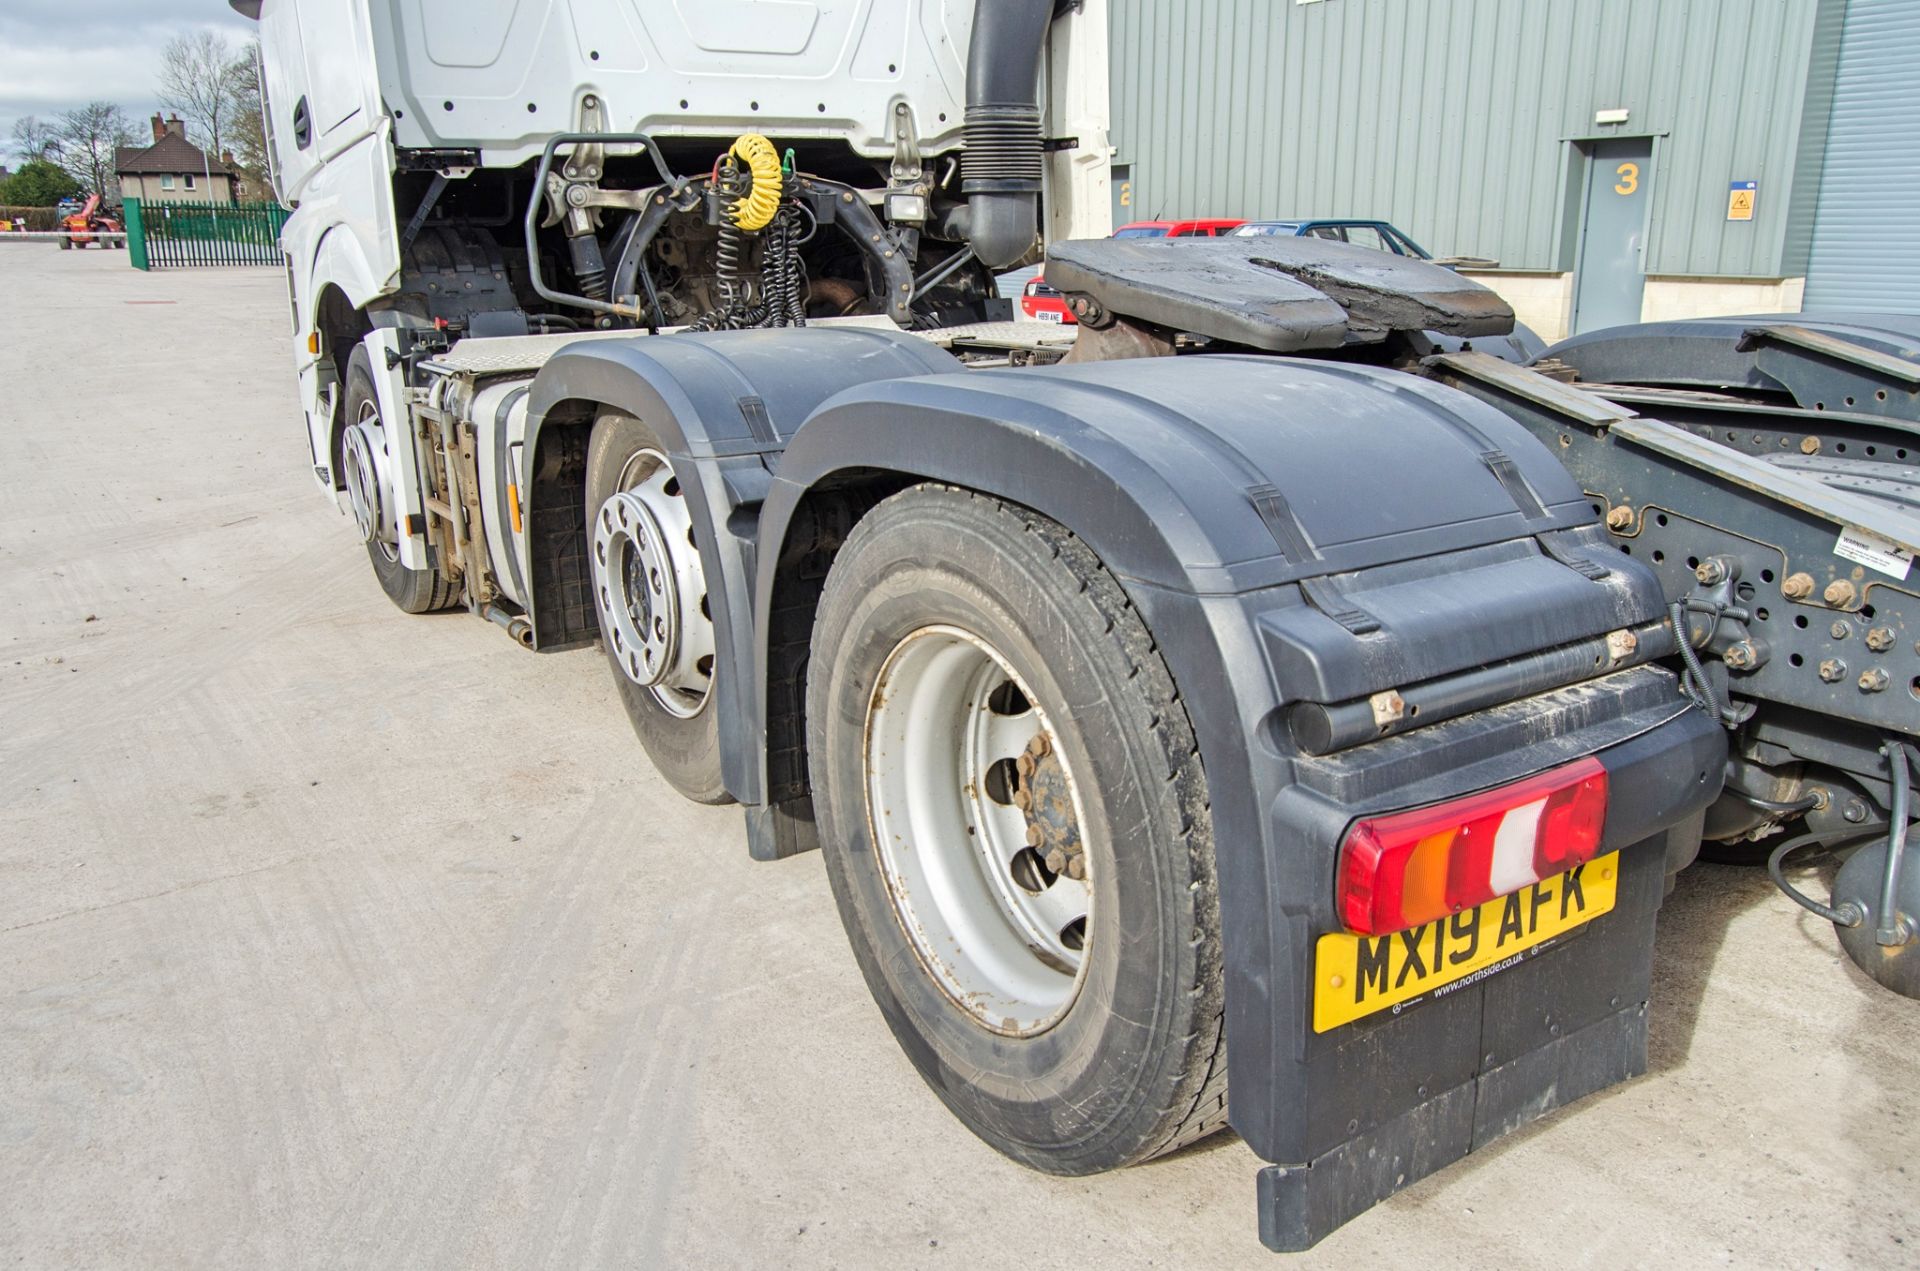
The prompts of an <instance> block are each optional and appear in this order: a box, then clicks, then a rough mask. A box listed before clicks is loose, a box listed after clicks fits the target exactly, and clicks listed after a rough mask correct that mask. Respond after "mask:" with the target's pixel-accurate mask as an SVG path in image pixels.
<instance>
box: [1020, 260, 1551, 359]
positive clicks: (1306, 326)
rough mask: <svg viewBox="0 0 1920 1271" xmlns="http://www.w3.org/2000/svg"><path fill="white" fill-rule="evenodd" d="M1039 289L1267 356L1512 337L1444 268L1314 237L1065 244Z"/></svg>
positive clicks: (1490, 308) (1484, 298) (1482, 298)
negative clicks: (1402, 337) (1391, 338)
mask: <svg viewBox="0 0 1920 1271" xmlns="http://www.w3.org/2000/svg"><path fill="white" fill-rule="evenodd" d="M1047 282H1048V283H1049V284H1050V285H1052V286H1054V287H1057V288H1059V289H1060V290H1061V291H1063V292H1066V293H1068V294H1069V295H1070V296H1072V295H1084V296H1086V297H1088V298H1089V299H1091V300H1093V301H1094V302H1096V303H1097V304H1098V305H1099V307H1100V309H1101V310H1104V311H1105V313H1106V314H1111V315H1114V316H1118V317H1123V318H1128V319H1132V320H1133V321H1136V322H1142V323H1147V324H1150V325H1153V326H1157V327H1162V328H1166V329H1168V330H1172V331H1186V332H1191V333H1192V334H1194V335H1199V336H1206V337H1208V338H1209V339H1214V340H1224V341H1227V342H1229V343H1232V344H1243V345H1246V346H1247V347H1249V348H1255V349H1264V350H1266V351H1268V352H1270V353H1293V352H1298V351H1301V350H1308V349H1335V348H1339V347H1340V346H1341V345H1344V344H1370V343H1376V342H1378V341H1380V340H1382V339H1384V338H1386V336H1387V335H1388V334H1390V333H1392V332H1396V331H1430V332H1436V333H1438V334H1441V335H1450V336H1488V335H1505V334H1506V333H1507V332H1509V331H1511V330H1513V310H1512V309H1510V308H1508V307H1507V303H1506V301H1504V300H1502V299H1500V297H1498V296H1496V295H1494V294H1493V292H1491V291H1489V290H1487V289H1486V288H1485V287H1482V286H1480V285H1479V284H1478V283H1473V282H1469V281H1467V280H1466V279H1464V278H1462V277H1460V275H1458V274H1456V273H1454V272H1453V271H1452V270H1450V269H1445V268H1442V267H1441V266H1439V265H1435V264H1431V263H1429V262H1427V261H1424V260H1414V259H1412V258H1411V257H1407V256H1396V255H1393V254H1392V253H1390V252H1379V251H1373V250H1370V249H1368V248H1365V247H1355V246H1353V245H1352V244H1350V243H1332V242H1328V241H1326V240H1325V239H1319V238H1265V237H1263V238H1209V239H1198V238H1196V239H1155V238H1085V239H1069V240H1067V241H1064V242H1057V243H1054V244H1052V245H1051V246H1049V247H1048V248H1047Z"/></svg>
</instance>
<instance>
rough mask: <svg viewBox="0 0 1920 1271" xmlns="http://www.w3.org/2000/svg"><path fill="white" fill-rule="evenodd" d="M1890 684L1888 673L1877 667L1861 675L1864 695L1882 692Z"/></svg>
mask: <svg viewBox="0 0 1920 1271" xmlns="http://www.w3.org/2000/svg"><path fill="white" fill-rule="evenodd" d="M1889 683H1891V681H1890V680H1889V679H1888V678H1887V673H1886V672H1885V671H1883V670H1881V669H1880V668H1879V667H1877V666H1876V667H1874V668H1873V669H1872V670H1870V671H1862V672H1861V673H1860V680H1859V684H1860V691H1861V692H1862V693H1878V692H1882V691H1883V690H1885V688H1886V687H1887V685H1888V684H1889Z"/></svg>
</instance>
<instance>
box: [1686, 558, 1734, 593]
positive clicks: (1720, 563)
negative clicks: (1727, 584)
mask: <svg viewBox="0 0 1920 1271" xmlns="http://www.w3.org/2000/svg"><path fill="white" fill-rule="evenodd" d="M1693 576H1694V577H1695V578H1698V579H1699V580H1700V583H1701V585H1702V586H1705V587H1711V586H1713V585H1714V584H1715V583H1717V582H1719V581H1721V580H1722V579H1724V578H1725V577H1726V576H1727V562H1726V561H1724V560H1722V559H1721V558H1720V557H1718V556H1709V557H1707V559H1705V560H1703V561H1701V562H1700V563H1699V564H1698V565H1695V566H1694V567H1693Z"/></svg>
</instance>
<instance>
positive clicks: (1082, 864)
mask: <svg viewBox="0 0 1920 1271" xmlns="http://www.w3.org/2000/svg"><path fill="white" fill-rule="evenodd" d="M1086 876H1087V858H1086V857H1085V856H1084V855H1079V856H1075V857H1074V858H1073V859H1072V860H1070V861H1068V862H1067V877H1068V878H1071V879H1074V880H1075V881H1079V880H1082V879H1084V878H1086Z"/></svg>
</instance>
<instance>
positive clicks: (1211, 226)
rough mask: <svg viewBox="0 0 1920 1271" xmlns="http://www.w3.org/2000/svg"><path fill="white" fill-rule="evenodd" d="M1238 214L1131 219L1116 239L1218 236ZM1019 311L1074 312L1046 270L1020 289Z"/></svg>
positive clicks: (1062, 318)
mask: <svg viewBox="0 0 1920 1271" xmlns="http://www.w3.org/2000/svg"><path fill="white" fill-rule="evenodd" d="M1242 224H1245V221H1244V220H1243V219H1241V218H1239V217H1208V218H1203V219H1200V220H1192V221H1131V222H1129V223H1127V224H1125V225H1122V226H1121V227H1120V228H1119V229H1117V230H1115V231H1113V236H1114V237H1115V238H1218V237H1220V236H1221V235H1223V234H1225V233H1227V232H1228V231H1229V230H1231V229H1233V228H1234V227H1235V226H1237V225H1242ZM1020 312H1021V313H1024V314H1026V315H1027V317H1029V318H1032V319H1034V320H1035V321H1036V322H1072V321H1073V320H1074V318H1073V312H1072V311H1071V310H1069V309H1068V308H1067V304H1066V301H1064V300H1062V299H1061V298H1060V293H1059V292H1058V291H1055V290H1054V289H1053V288H1052V287H1049V286H1047V280H1046V278H1045V276H1044V272H1043V273H1039V274H1035V275H1034V276H1033V277H1031V278H1029V279H1027V285H1026V286H1025V287H1024V288H1022V289H1021V291H1020Z"/></svg>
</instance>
